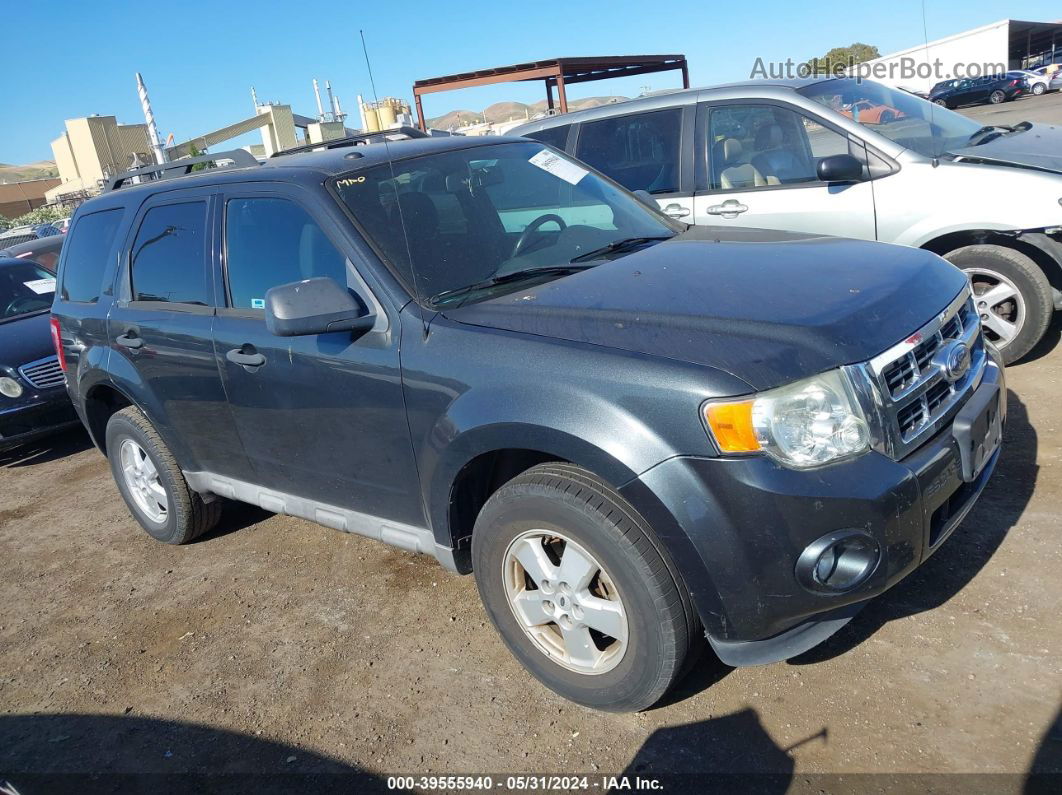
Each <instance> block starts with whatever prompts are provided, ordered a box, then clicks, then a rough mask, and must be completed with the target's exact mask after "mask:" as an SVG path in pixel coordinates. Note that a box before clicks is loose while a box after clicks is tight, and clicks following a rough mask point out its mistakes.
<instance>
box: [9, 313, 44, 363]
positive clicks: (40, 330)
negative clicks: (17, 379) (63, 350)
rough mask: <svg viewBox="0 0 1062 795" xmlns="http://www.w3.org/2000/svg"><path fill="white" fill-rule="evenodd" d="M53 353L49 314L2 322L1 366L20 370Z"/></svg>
mask: <svg viewBox="0 0 1062 795" xmlns="http://www.w3.org/2000/svg"><path fill="white" fill-rule="evenodd" d="M53 353H55V348H53V347H52V332H51V329H50V328H49V325H48V313H47V312H41V313H40V314H38V315H28V316H26V317H20V318H15V319H13V320H3V321H0V366H4V365H6V366H8V367H13V368H18V367H21V366H22V365H24V364H26V363H27V362H34V361H36V360H37V359H43V358H44V357H45V356H51V355H52V354H53Z"/></svg>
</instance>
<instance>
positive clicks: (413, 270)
mask: <svg viewBox="0 0 1062 795" xmlns="http://www.w3.org/2000/svg"><path fill="white" fill-rule="evenodd" d="M358 33H359V34H360V35H361V51H362V53H364V55H365V68H366V70H368V72H369V87H370V88H371V89H372V101H373V102H375V103H376V105H377V107H379V105H380V98H379V97H378V96H377V95H376V81H375V80H374V79H373V76H372V64H371V63H370V62H369V48H368V47H366V46H365V31H364V30H360V29H359V30H358ZM380 132H381V133H386V131H385V130H381V131H380ZM383 145H384V151H385V152H386V153H387V165H388V167H389V168H390V169H391V187H392V188H393V189H394V192H395V209H397V210H398V222H399V224H401V226H402V240H403V241H404V242H405V244H406V259H407V260H408V261H409V273H410V277H411V278H412V279H413V292H414V293H416V294H417V297H418V298H421V297H422V296H421V294H420V288H419V287H418V286H417V266H416V264H415V263H414V262H413V250H412V248H411V247H410V245H409V233H408V232H407V231H406V217H405V213H403V212H402V202H400V201H399V200H398V198H399V197H398V180H397V179H396V178H395V162H394V160H392V159H391V144H390V143H389V142H388V140H387V135H386V134H384V135H383ZM418 309H420V310H421V314H420V323H421V326H422V327H423V329H424V338H425V339H427V337H428V321H427V320H425V319H424V314H423V308H422V307H419V306H418Z"/></svg>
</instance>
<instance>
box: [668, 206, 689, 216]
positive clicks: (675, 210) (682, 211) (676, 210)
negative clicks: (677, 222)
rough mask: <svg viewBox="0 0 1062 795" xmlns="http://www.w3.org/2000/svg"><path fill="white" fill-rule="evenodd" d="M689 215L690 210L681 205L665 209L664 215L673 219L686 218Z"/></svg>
mask: <svg viewBox="0 0 1062 795" xmlns="http://www.w3.org/2000/svg"><path fill="white" fill-rule="evenodd" d="M689 214H690V211H689V208H687V207H683V206H682V205H681V204H669V205H668V206H667V207H665V208H664V215H666V216H669V217H671V218H685V217H686V216H687V215H689Z"/></svg>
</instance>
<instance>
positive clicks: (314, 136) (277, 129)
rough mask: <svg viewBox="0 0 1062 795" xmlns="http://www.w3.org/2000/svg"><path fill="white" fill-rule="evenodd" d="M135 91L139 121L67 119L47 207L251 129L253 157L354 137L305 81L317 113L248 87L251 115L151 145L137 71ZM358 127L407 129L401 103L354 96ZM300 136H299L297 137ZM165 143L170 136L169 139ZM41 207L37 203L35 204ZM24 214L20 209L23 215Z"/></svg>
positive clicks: (333, 103)
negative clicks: (258, 139)
mask: <svg viewBox="0 0 1062 795" xmlns="http://www.w3.org/2000/svg"><path fill="white" fill-rule="evenodd" d="M136 77H137V87H138V91H139V93H140V99H141V105H142V106H143V108H144V115H145V117H146V119H147V121H148V123H147V124H119V123H118V121H117V119H116V118H115V117H114V116H98V115H97V116H88V117H84V118H79V119H68V120H67V121H66V125H65V127H66V129H65V130H64V132H63V134H62V135H60V136H59V137H58V138H56V139H55V140H54V141H52V152H53V154H54V156H55V164H56V166H57V167H58V169H59V180H58V184H56V185H54V187H52V186H49V188H50V189H49V190H48V191H47V196H46V199H47V203H50V204H51V203H75V204H76V203H77V202H79V201H80V200H82V199H84V198H87V197H88V196H91V195H94V194H95V193H96V192H98V191H99V189H100V187H101V186H102V184H103V182H104V181H105V180H106V179H107V178H108V177H111V176H114V175H115V174H119V173H121V172H123V171H127V170H129V169H130V168H136V167H138V166H145V165H150V164H152V163H155V162H160V161H161V160H176V159H179V158H181V157H186V156H188V154H189V153H190V152H191V151H193V150H195V151H199V152H209V151H210V150H211V149H212V148H213V147H215V146H217V145H218V144H221V143H224V142H225V141H228V140H231V139H233V138H237V137H239V136H241V135H246V134H248V133H252V132H255V131H259V132H260V133H261V136H262V144H261V145H252V146H249V147H246V148H247V149H248V150H249V151H250V152H251V153H252V154H253V155H255V156H256V157H259V158H265V157H270V156H271V155H273V154H275V153H276V152H280V151H283V150H285V149H291V148H294V147H296V146H299V145H302V144H307V143H323V142H325V141H332V140H335V139H337V138H343V137H345V136H348V135H352V134H353V133H355V132H357V131H356V130H352V129H349V128H348V127H347V126H346V124H345V119H346V114H345V113H344V112H343V110H342V107H341V106H340V104H339V97H338V96H335V95H334V94H333V93H332V84H331V83H330V82H328V81H325V91H326V92H327V95H328V99H327V109H326V107H325V104H324V102H323V101H322V98H321V91H320V88H319V86H318V83H317V80H314V81H313V91H314V98H315V100H316V103H317V116H316V117H309V116H301V115H299V114H297V113H295V112H293V111H292V109H291V106H290V105H283V104H280V103H277V102H259V101H258V96H257V94H256V93H255V90H254V88H252V89H251V99H252V103H253V105H254V114H253V115H252V116H249V117H247V118H244V119H241V120H239V121H237V122H234V123H232V124H228V125H226V126H224V127H221V128H219V129H217V130H212V131H210V132H207V133H203V134H202V135H197V136H195V137H193V138H189V139H188V140H185V141H180V142H172V141H169V142H167V145H162V144H160V143H159V141H158V138H157V133H156V134H155V135H156V137H155V138H154V139H153V138H152V130H153V129H154V128H153V118H154V116H153V113H152V111H151V105H150V102H149V101H148V98H147V90H146V88H145V87H144V83H143V80H142V78H141V76H140V75H139V74H137V76H136ZM358 106H359V111H360V113H361V123H362V128H363V129H364V130H366V131H368V132H376V131H378V130H387V129H392V128H395V127H399V126H411V125H412V124H413V120H412V116H411V114H410V107H409V103H408V102H403V101H402V100H398V99H395V98H394V97H386V98H384V99H383V100H381V101H379V102H371V103H370V102H363V101H362V98H361V97H360V96H359V97H358ZM300 133H301V134H300ZM171 139H172V136H171ZM41 203H44V202H43V201H42V202H41ZM23 212H24V210H23Z"/></svg>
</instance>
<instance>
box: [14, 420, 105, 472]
mask: <svg viewBox="0 0 1062 795" xmlns="http://www.w3.org/2000/svg"><path fill="white" fill-rule="evenodd" d="M90 447H92V440H91V439H90V438H89V435H88V433H86V432H85V429H84V428H82V427H80V426H78V427H74V428H71V429H70V430H67V431H59V432H57V433H53V434H51V435H49V436H44V437H42V438H40V439H35V440H33V441H32V442H26V443H25V444H20V445H18V446H17V447H11V448H9V449H7V450H0V467H26V466H36V465H37V464H46V463H48V462H49V461H55V460H56V459H57V458H63V457H65V456H68V455H73V454H74V453H80V452H82V451H84V450H88V449H89V448H90Z"/></svg>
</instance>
